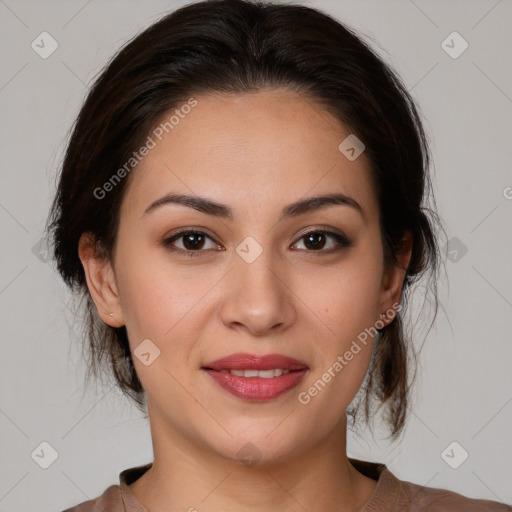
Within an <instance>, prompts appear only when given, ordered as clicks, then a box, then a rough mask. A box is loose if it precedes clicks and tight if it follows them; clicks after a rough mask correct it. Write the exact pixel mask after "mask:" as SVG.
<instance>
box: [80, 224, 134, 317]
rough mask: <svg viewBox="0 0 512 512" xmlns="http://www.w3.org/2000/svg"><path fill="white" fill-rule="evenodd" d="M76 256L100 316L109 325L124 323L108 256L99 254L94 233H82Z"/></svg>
mask: <svg viewBox="0 0 512 512" xmlns="http://www.w3.org/2000/svg"><path fill="white" fill-rule="evenodd" d="M78 256H79V257H80V261H81V262H82V265H83V267H84V272H85V278H86V280H87V287H88V288H89V293H90V294H91V297H92V300H93V301H94V304H95V305H96V309H97V310H98V314H99V316H100V318H101V319H102V320H103V322H105V323H106V324H107V325H110V326H111V327H121V326H123V325H124V318H123V313H122V310H121V304H120V301H119V293H118V290H117V286H116V282H115V275H114V271H113V269H112V267H111V264H110V262H109V261H108V258H106V257H105V256H104V255H101V254H99V252H98V249H97V247H95V245H94V235H93V234H92V233H90V232H85V233H82V236H81V237H80V241H79V243H78Z"/></svg>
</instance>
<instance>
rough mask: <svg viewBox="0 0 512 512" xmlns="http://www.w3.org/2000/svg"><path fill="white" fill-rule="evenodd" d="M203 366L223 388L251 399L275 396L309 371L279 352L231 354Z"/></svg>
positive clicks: (256, 399)
mask: <svg viewBox="0 0 512 512" xmlns="http://www.w3.org/2000/svg"><path fill="white" fill-rule="evenodd" d="M202 369H203V370H204V371H205V372H206V373H207V374H208V375H209V376H210V377H211V378H212V379H213V380H214V381H215V382H216V383H217V384H218V385H219V386H220V387H221V388H222V389H224V390H226V391H228V392H229V393H231V394H232V395H235V396H236V397H238V398H242V399H244V400H250V401H265V400H272V399H274V398H277V397H278V396H280V395H282V394H284V393H286V392H287V391H289V390H291V389H292V388H294V387H295V386H297V385H298V384H299V382H300V381H301V380H302V379H303V378H304V376H305V375H306V373H307V371H308V367H307V365H306V364H305V363H303V362H302V361H299V360H297V359H293V358H290V357H287V356H283V355H280V354H269V355H265V356H256V355H251V354H233V355H231V356H227V357H223V358H221V359H218V360H216V361H211V362H209V363H206V364H205V365H204V366H203V367H202Z"/></svg>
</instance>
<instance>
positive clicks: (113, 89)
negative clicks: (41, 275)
mask: <svg viewBox="0 0 512 512" xmlns="http://www.w3.org/2000/svg"><path fill="white" fill-rule="evenodd" d="M269 87H270V88H274V87H284V88H287V89H289V90H291V91H296V92H300V93H302V94H304V95H305V97H308V98H310V99H311V100H312V101H313V102H316V103H317V104H319V105H321V106H323V107H325V108H326V109H327V110H328V111H329V112H330V113H331V114H333V115H334V116H335V117H336V118H337V119H339V121H341V122H342V123H343V124H344V125H345V126H347V127H348V128H349V129H350V131H351V132H352V133H353V134H355V135H356V136H357V137H358V138H359V139H360V140H361V141H363V143H364V145H365V146H366V149H365V154H366V156H367V157H368V159H369V162H370V172H371V178H372V182H373V184H374V186H375V190H376V192H377V197H378V201H379V209H380V222H381V234H382V243H383V249H384V254H385V258H386V262H387V263H388V264H396V259H395V256H396V254H397V252H398V250H399V249H400V240H401V236H402V235H403V233H404V231H405V230H410V231H411V233H412V235H413V250H412V257H411V261H410V264H409V267H408V269H407V273H406V277H405V281H404V287H403V294H402V301H401V306H402V309H401V311H400V312H399V313H398V314H397V315H396V316H395V318H394V320H393V321H392V322H391V323H390V324H389V325H387V326H386V327H384V328H383V329H382V331H381V332H380V333H379V335H378V336H377V337H376V341H375V348H374V352H373V355H372V360H371V363H370V367H369V370H368V373H367V376H366V379H365V383H364V385H363V386H362V388H361V389H362V390H363V389H364V405H365V407H364V411H365V419H366V421H367V422H368V420H369V418H370V410H371V409H372V403H373V399H376V401H377V402H378V403H380V404H381V405H382V404H386V405H387V411H388V415H387V421H388V423H389V426H390V430H391V433H392V435H393V436H394V437H396V436H397V435H398V434H399V433H400V431H401V430H402V428H403V426H404V422H405V417H406V412H407V405H408V391H409V387H410V383H409V377H410V375H409V374H410V372H409V363H410V361H409V355H410V354H409V352H410V351H411V343H410V339H409V336H408V335H407V334H406V329H404V318H403V314H404V313H405V310H406V305H407V298H408V293H409V291H408V290H409V288H410V287H411V285H412V284H413V283H415V282H416V281H417V280H418V278H419V277H420V276H422V275H424V274H428V275H429V276H430V282H431V286H430V290H431V292H433V295H434V303H435V311H436V312H437V291H436V290H437V274H438V267H439V261H440V257H439V249H438V245H437V241H436V237H435V227H436V226H441V225H440V221H439V219H438V217H437V215H436V214H435V209H432V208H431V207H429V204H430V206H433V205H434V203H433V202H431V203H429V200H430V201H434V198H433V195H432V187H431V181H430V178H429V167H430V160H431V157H430V155H429V147H428V144H427V138H426V135H425V133H424V130H423V127H422V123H421V120H420V115H419V113H418V107H417V106H416V105H415V102H414V100H413V98H412V97H411V96H410V94H409V93H408V92H407V90H406V88H405V86H404V85H403V83H402V82H401V80H400V78H399V77H398V75H397V74H396V73H395V72H394V71H392V69H391V68H390V67H389V65H387V64H385V63H384V62H383V61H382V60H381V59H380V58H379V57H378V56H377V54H376V53H375V52H374V51H372V50H371V49H370V47H369V46H368V45H367V44H366V43H365V42H364V41H362V39H360V38H359V37H358V36H357V35H356V33H355V32H354V31H353V30H351V29H350V28H348V27H346V26H344V25H343V24H341V23H340V22H338V21H337V20H335V19H333V18H332V17H330V16H328V15H326V14H324V13H322V12H320V11H318V10H316V9H312V8H309V7H305V6H299V5H290V4H288V5H286V4H274V3H270V2H252V1H248V0H211V1H203V2H198V3H193V4H190V5H187V6H185V7H182V8H180V9H179V10H177V11H175V12H172V13H170V14H168V15H166V16H165V17H163V18H162V19H160V20H159V21H158V22H156V23H154V24H153V25H151V26H150V27H149V28H147V29H146V30H144V31H143V32H142V33H141V34H139V35H137V36H136V37H134V38H133V39H132V40H131V41H129V42H128V43H127V44H126V45H125V46H124V47H123V48H122V49H121V50H120V51H119V52H118V53H117V54H116V55H115V56H114V57H113V58H112V60H111V61H110V63H109V64H108V65H107V66H106V67H105V69H104V70H103V71H102V73H101V75H100V76H99V77H98V78H97V80H96V81H95V83H94V85H93V86H92V88H91V90H90V92H89V94H88V96H87V98H86V101H85V103H84V105H83V107H82V109H81V111H80V113H79V115H78V118H77V120H76V122H75V124H74V127H73V131H72V134H71V137H70V140H69V142H68V145H67V150H66V153H65V157H64V161H63V165H62V170H61V173H60V177H59V183H58V189H57V193H56V196H55V199H54V203H53V205H52V209H51V212H50V215H49V218H48V223H47V230H48V233H49V234H48V238H49V239H50V242H53V246H54V255H55V259H56V262H57V267H58V271H59V272H60V274H61V276H62V278H63V279H64V281H65V282H66V283H67V284H68V285H69V286H70V288H71V289H72V290H74V291H76V292H78V295H80V297H82V298H83V299H85V310H86V323H85V326H86V331H87V336H86V338H87V340H88V346H87V349H88V353H89V356H90V359H89V362H88V368H89V376H90V375H91V374H94V375H95V376H98V373H103V374H110V375H113V376H114V377H115V382H116V383H117V384H118V385H119V387H120V389H121V390H122V391H123V392H124V393H125V394H126V395H127V396H129V397H130V398H132V399H133V400H134V401H135V403H136V404H137V405H138V406H139V408H140V409H141V410H144V406H145V402H144V390H143V388H142V385H141V383H140V381H139V379H138V377H137V374H136V372H135V368H134V365H133V361H132V357H131V354H130V348H129V344H128V339H127V334H126V329H125V327H121V328H113V327H110V326H108V325H106V324H104V323H103V322H102V321H101V320H100V319H99V316H98V314H97V312H96V309H95V306H94V304H93V302H92V300H91V298H90V295H89V292H88V289H87V285H86V281H85V275H84V270H83V267H82V265H81V262H80V259H79V257H78V241H79V239H80V236H81V235H82V233H84V232H91V233H92V234H93V235H94V239H95V241H96V244H97V248H98V250H99V251H101V254H104V256H105V257H107V258H111V257H112V254H113V252H112V251H113V249H114V248H115V241H116V234H117V227H118V223H119V208H120V204H121V201H122V199H123V195H124V193H125V191H126V187H127V182H128V181H129V180H128V178H126V179H120V180H118V181H117V182H116V183H115V186H112V187H109V191H108V193H106V194H102V197H98V195H99V194H98V192H97V191H98V190H99V189H101V187H102V186H103V185H104V184H105V183H107V182H109V180H111V179H112V177H113V175H114V174H115V173H116V171H118V169H120V168H122V166H123V165H124V164H125V163H126V162H127V161H129V159H130V157H132V155H133V152H134V151H135V150H137V149H138V148H140V147H141V146H142V145H143V143H144V141H145V140H146V139H147V137H148V134H150V133H151V132H152V130H153V129H154V127H155V126H157V123H158V122H159V121H160V120H161V119H162V116H163V115H164V114H166V113H169V112H170V111H171V110H172V109H175V108H176V107H178V106H179V105H180V104H183V103H185V102H186V101H187V99H190V98H191V97H192V96H194V97H197V96H198V95H200V94H201V93H207V92H229V93H244V92H252V91H258V90H260V89H263V88H269ZM118 176H119V174H118ZM123 176H124V174H123ZM434 317H435V313H434ZM432 321H433V320H432ZM414 359H415V356H414ZM414 362H415V361H414ZM99 370H101V372H99ZM411 383H412V382H411ZM359 409H360V408H359V404H358V406H357V407H356V408H355V410H354V411H351V412H350V415H352V417H353V419H355V417H356V416H357V414H356V412H357V411H358V410H359Z"/></svg>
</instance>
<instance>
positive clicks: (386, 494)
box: [349, 458, 512, 512]
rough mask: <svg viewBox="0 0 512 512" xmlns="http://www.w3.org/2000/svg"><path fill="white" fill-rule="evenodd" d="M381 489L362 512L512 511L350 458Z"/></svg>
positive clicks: (373, 463) (380, 466)
mask: <svg viewBox="0 0 512 512" xmlns="http://www.w3.org/2000/svg"><path fill="white" fill-rule="evenodd" d="M349 460H350V462H351V463H352V465H353V466H354V467H355V468H356V469H357V470H358V471H359V472H361V473H362V474H363V475H365V476H367V477H369V478H372V479H374V480H376V481H377V486H376V488H375V490H374V492H373V494H372V495H371V496H370V498H369V500H368V501H367V502H366V504H365V505H364V507H363V509H362V510H361V512H448V511H449V512H512V506H511V505H507V504H505V503H501V502H499V501H492V500H481V499H475V498H469V497H467V496H464V495H462V494H459V493H456V492H454V491H449V490H447V489H440V488H437V487H426V486H424V485H420V484H415V483H412V482H409V481H407V480H400V479H399V478H397V477H396V476H395V475H394V474H393V473H392V472H391V471H390V470H389V469H388V468H387V467H386V465H385V464H381V463H376V462H368V461H362V460H358V459H353V458H350V459H349Z"/></svg>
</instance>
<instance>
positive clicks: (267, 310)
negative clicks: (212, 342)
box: [221, 249, 296, 336]
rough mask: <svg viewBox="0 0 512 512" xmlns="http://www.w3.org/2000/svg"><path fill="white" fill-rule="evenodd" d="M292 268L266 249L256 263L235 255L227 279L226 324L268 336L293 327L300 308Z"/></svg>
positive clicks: (224, 306) (224, 303)
mask: <svg viewBox="0 0 512 512" xmlns="http://www.w3.org/2000/svg"><path fill="white" fill-rule="evenodd" d="M292 270H293V267H292V268H291V269H290V268H289V265H288V267H286V266H285V264H284V263H283V262H279V261H277V258H276V257H275V256H274V255H272V251H271V250H270V249H265V250H263V252H262V253H261V254H260V255H259V256H258V257H257V258H256V259H255V260H254V261H252V262H250V263H249V262H248V261H246V260H245V259H244V258H243V257H241V256H239V255H238V254H235V256H234V261H233V267H232V269H231V271H230V272H228V274H227V276H226V278H225V280H224V293H223V299H224V300H223V304H222V308H221V318H222V321H223V323H224V324H225V325H226V326H227V327H229V328H231V329H237V330H240V331H242V330H245V331H246V332H247V333H249V334H251V335H253V336H268V335H270V334H274V333H276V332H279V331H282V330H284V329H286V328H287V327H288V326H290V325H292V323H293V321H294V319H295V316H296V308H295V306H294V294H293V290H291V288H290V279H289V278H288V277H289V275H290V272H291V271H292Z"/></svg>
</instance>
